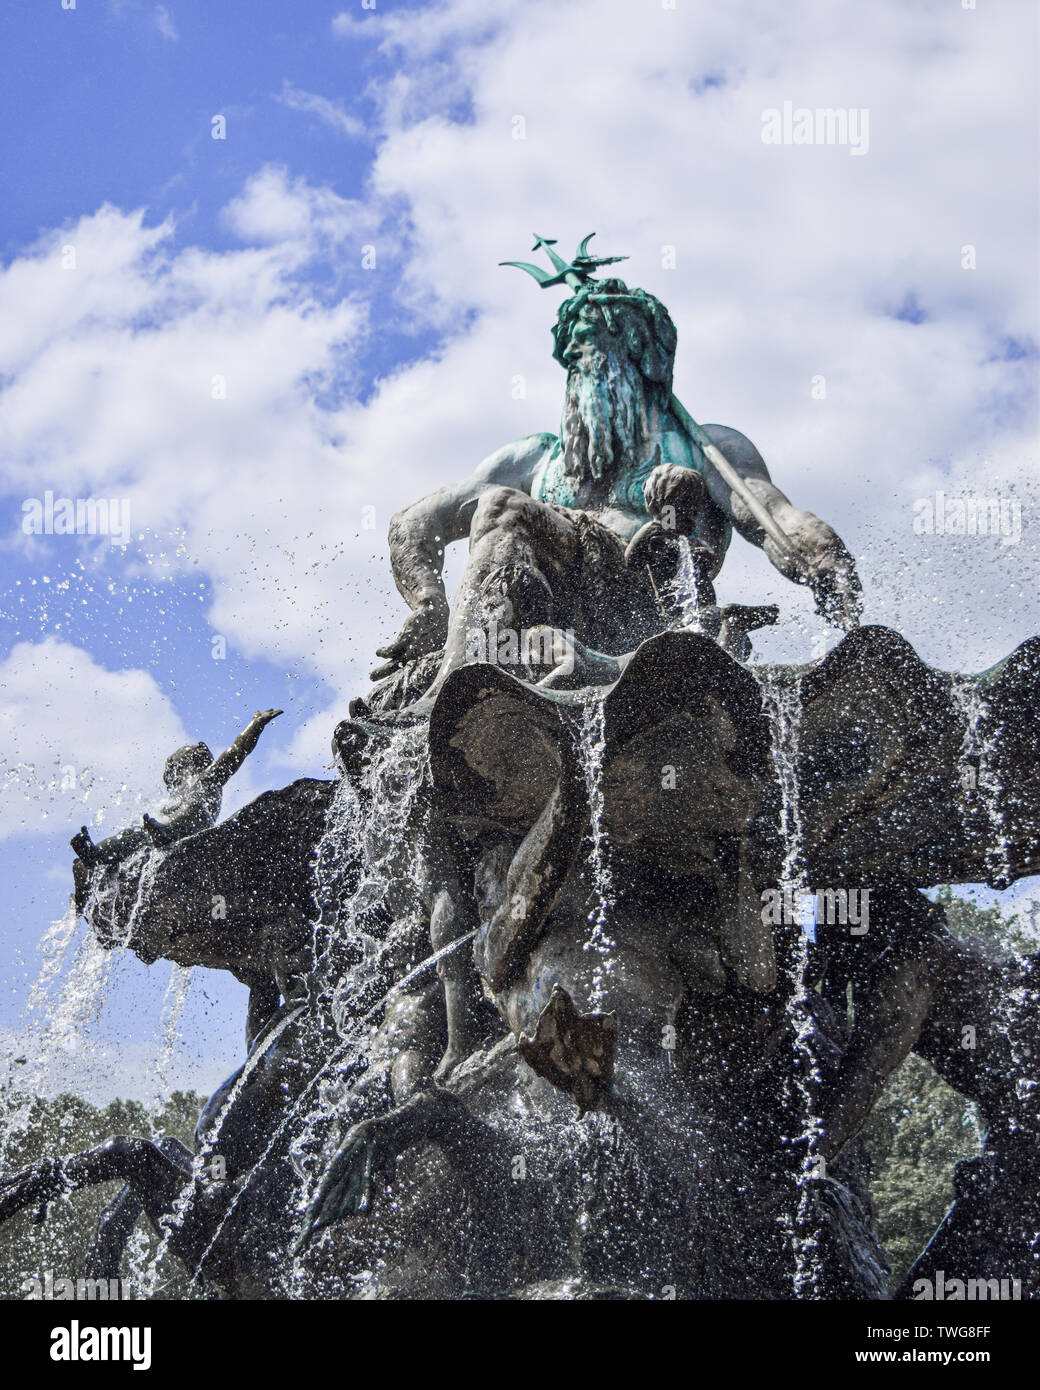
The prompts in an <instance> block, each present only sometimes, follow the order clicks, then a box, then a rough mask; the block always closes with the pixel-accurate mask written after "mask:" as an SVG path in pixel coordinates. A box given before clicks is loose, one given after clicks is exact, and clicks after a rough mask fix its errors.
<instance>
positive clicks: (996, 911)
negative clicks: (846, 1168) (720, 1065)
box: [864, 888, 1031, 1284]
mask: <svg viewBox="0 0 1040 1390" xmlns="http://www.w3.org/2000/svg"><path fill="white" fill-rule="evenodd" d="M934 896H935V900H936V901H937V902H940V903H942V904H943V906H944V907H945V909H946V920H947V924H948V926H949V928H950V930H951V931H952V932H954V933H956V934H957V935H959V936H976V937H981V938H982V939H983V940H984V941H986V942H988V943H990V944H991V945H992V946H994V947H996V948H997V949H999V950H1003V951H1008V952H1011V951H1023V950H1025V949H1027V948H1029V946H1030V944H1031V943H1030V942H1029V939H1028V938H1027V937H1026V936H1024V935H1023V933H1022V932H1021V930H1020V929H1019V926H1018V922H1017V919H1016V918H1014V917H1012V918H1008V917H1005V916H1004V914H1003V913H1002V911H1001V910H1000V908H999V907H979V906H978V904H977V903H975V902H974V901H973V900H972V899H970V898H961V897H955V896H954V895H953V893H952V891H951V890H950V889H949V888H940V889H939V890H938V891H937V892H936V893H935V895H934ZM864 1138H865V1140H866V1143H867V1148H868V1149H869V1151H870V1156H871V1164H872V1171H873V1176H872V1179H871V1197H872V1199H873V1202H874V1211H875V1220H876V1224H877V1231H878V1236H879V1237H880V1240H881V1243H882V1245H884V1247H885V1250H886V1252H887V1254H888V1258H889V1262H890V1264H891V1266H892V1277H893V1282H894V1283H896V1284H897V1283H898V1282H899V1281H900V1280H901V1279H902V1277H903V1275H904V1274H905V1273H906V1271H907V1270H908V1269H909V1268H910V1266H911V1265H912V1264H913V1262H914V1260H915V1259H916V1258H917V1256H918V1255H919V1254H920V1253H921V1251H922V1250H923V1249H924V1247H925V1245H927V1243H928V1241H929V1240H930V1239H931V1237H932V1235H933V1233H934V1231H935V1228H936V1227H937V1226H938V1224H939V1222H940V1221H941V1220H942V1218H943V1216H944V1214H945V1213H946V1210H947V1208H948V1207H949V1205H950V1203H951V1202H952V1200H953V1170H954V1167H955V1166H956V1164H957V1163H958V1162H959V1161H960V1160H961V1159H962V1158H970V1157H972V1156H973V1155H974V1154H977V1153H978V1152H979V1147H980V1144H981V1141H982V1126H981V1124H980V1122H979V1116H978V1113H977V1111H976V1108H975V1106H974V1105H973V1104H972V1103H971V1102H970V1101H967V1100H965V1098H964V1097H963V1096H961V1095H960V1094H959V1093H958V1092H957V1091H955V1090H953V1088H952V1087H951V1086H948V1085H947V1084H946V1082H945V1081H943V1079H942V1078H941V1077H940V1076H939V1074H938V1072H936V1071H935V1069H934V1067H932V1066H931V1065H930V1064H929V1063H928V1062H926V1061H925V1060H924V1059H923V1058H921V1057H918V1056H917V1055H916V1054H915V1053H911V1054H910V1056H909V1057H907V1059H906V1061H905V1062H903V1063H902V1065H901V1066H899V1067H897V1068H896V1070H895V1071H894V1072H893V1073H892V1075H891V1077H890V1078H889V1081H888V1085H887V1086H886V1087H885V1090H884V1091H883V1092H882V1094H881V1097H880V1099H879V1101H878V1103H877V1105H876V1106H875V1107H874V1110H873V1113H872V1114H871V1116H870V1119H869V1121H868V1122H867V1125H866V1128H865V1130H864Z"/></svg>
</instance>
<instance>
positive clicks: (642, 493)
mask: <svg viewBox="0 0 1040 1390" xmlns="http://www.w3.org/2000/svg"><path fill="white" fill-rule="evenodd" d="M588 241H589V238H588V237H586V238H585V240H584V241H583V242H582V244H581V246H580V247H579V249H578V254H577V255H576V256H575V258H574V260H573V261H572V262H571V263H567V262H564V261H563V260H562V259H561V258H560V257H559V256H557V255H556V254H555V253H554V252H553V251H552V250H551V249H550V248H551V245H552V243H551V242H548V241H546V240H545V239H543V238H537V239H536V249H537V248H538V247H542V248H543V249H545V250H546V251H547V252H548V254H549V256H550V258H551V259H552V261H553V264H554V266H555V268H556V271H557V273H556V274H555V275H549V274H546V273H545V272H543V271H540V270H538V269H537V268H536V267H534V266H530V265H526V264H522V263H517V262H507V264H521V265H522V268H523V269H525V270H527V271H529V272H530V273H531V274H533V275H534V276H535V277H536V278H537V279H539V282H540V283H542V284H543V285H546V284H559V283H565V284H567V285H569V286H570V287H571V289H572V290H573V291H574V293H573V294H572V296H571V297H570V298H569V299H567V300H565V301H564V303H563V304H562V305H561V307H560V310H559V313H558V315H557V322H556V325H555V327H554V329H553V338H554V350H553V356H554V357H555V358H556V360H557V361H558V362H560V363H561V364H562V365H563V366H564V367H565V369H566V371H567V385H566V395H565V401H564V410H563V420H562V424H561V428H560V433H559V435H558V436H557V435H553V434H535V435H530V436H529V437H527V438H526V439H521V440H518V441H516V442H515V443H512V444H507V445H506V446H505V447H504V448H502V449H499V450H498V451H497V452H496V453H493V454H492V455H490V457H488V458H486V459H485V460H484V461H483V462H482V463H481V464H480V465H479V466H478V467H477V468H476V469H475V471H474V472H473V473H472V474H471V475H470V476H469V477H468V478H466V479H465V480H464V481H462V482H460V483H455V484H452V485H449V486H446V487H441V488H438V489H436V491H434V492H431V493H429V494H428V495H427V496H426V497H423V498H421V499H420V500H419V501H418V502H415V503H413V504H412V505H411V506H409V507H406V508H404V510H402V511H400V512H398V513H397V514H396V515H395V516H394V518H393V520H392V521H391V523H390V553H391V562H392V565H393V573H394V579H395V581H396V583H397V587H398V589H399V590H400V592H401V594H402V595H403V596H404V598H405V599H406V600H407V602H408V604H409V606H410V607H411V609H412V613H411V615H410V617H409V618H408V619H407V620H406V622H405V623H404V626H403V627H402V629H401V632H400V634H399V636H398V637H397V638H396V639H395V641H393V642H391V643H390V644H389V645H388V646H386V647H383V648H381V649H380V650H379V652H378V655H379V656H381V657H384V658H385V659H386V664H385V665H383V666H381V667H380V668H379V669H378V670H376V671H373V673H372V678H373V680H378V681H381V682H383V685H382V687H377V690H376V692H374V694H373V698H372V704H373V705H378V704H381V705H383V706H384V707H385V706H388V705H392V704H393V705H401V704H408V703H412V705H413V707H414V708H415V709H417V710H419V709H423V708H429V706H430V704H431V703H432V700H433V698H434V697H435V696H436V694H437V691H438V690H439V688H440V686H441V685H442V684H443V682H444V681H445V680H446V678H447V677H448V675H449V674H450V673H451V672H452V671H453V670H454V669H455V668H456V667H458V666H460V665H462V664H464V663H465V662H466V661H467V660H473V659H474V656H473V651H474V643H473V636H474V633H478V634H486V633H488V632H489V631H490V632H491V633H492V634H494V633H495V631H496V627H497V629H498V630H499V631H501V630H505V629H508V630H511V631H512V632H513V633H523V632H531V631H542V632H545V631H551V632H553V633H554V635H558V636H559V637H560V639H561V641H560V645H559V647H558V648H557V650H566V651H568V652H569V653H570V655H571V657H572V658H573V653H574V650H575V648H577V649H578V651H579V654H580V655H581V657H582V658H583V659H584V666H583V670H582V671H580V672H579V676H582V675H584V678H585V679H584V680H580V681H577V682H575V681H572V683H585V682H586V681H592V680H596V679H598V680H599V681H600V682H602V681H604V680H605V679H609V678H610V675H609V674H608V672H607V671H606V670H605V669H604V668H605V666H606V665H607V664H608V663H604V662H603V661H602V660H601V659H599V658H598V654H600V653H604V654H608V655H610V656H616V655H620V654H622V653H625V652H629V651H631V650H632V649H633V648H635V647H636V646H638V644H639V643H640V642H641V641H643V640H644V639H645V638H647V637H649V636H652V635H654V634H655V633H657V632H660V631H662V630H663V629H665V628H667V627H668V626H671V625H672V622H673V621H674V614H671V615H670V614H669V612H668V604H667V602H666V601H665V600H664V597H663V588H666V587H667V586H666V584H664V582H663V580H662V575H663V576H664V579H665V580H667V577H668V564H669V563H670V565H671V574H672V577H673V578H674V573H675V564H676V558H677V551H676V541H677V539H678V537H680V536H685V537H686V538H687V539H688V541H689V543H690V546H691V554H692V556H693V558H694V561H695V563H694V573H695V575H696V576H697V578H698V580H699V581H700V583H701V584H702V585H706V586H707V587H708V589H709V591H710V581H711V580H712V579H714V577H715V575H716V574H717V573H718V571H719V569H720V567H721V565H722V561H723V558H724V556H725V553H726V550H727V547H728V545H729V542H730V539H731V535H732V531H733V530H734V529H735V530H737V531H738V532H739V533H740V534H741V535H742V536H743V537H744V538H745V539H746V540H748V541H750V542H751V543H752V544H753V545H757V546H759V547H761V548H762V549H763V550H764V551H765V553H766V555H767V556H768V557H769V559H770V561H771V562H772V563H773V565H774V566H775V567H776V568H777V569H778V570H779V571H780V572H781V573H782V574H783V575H784V576H785V577H786V578H788V579H790V580H792V581H794V582H796V583H799V584H807V585H809V587H810V588H811V589H812V591H813V595H814V599H815V602H816V606H817V609H818V611H819V612H821V613H822V614H823V615H824V616H825V617H826V618H827V619H828V620H829V621H830V622H832V623H834V624H836V625H838V626H841V627H843V628H845V629H846V630H847V629H849V628H851V627H853V626H855V625H856V623H857V622H858V619H859V612H860V585H859V581H858V578H857V576H856V572H855V566H854V564H853V562H852V558H851V556H850V555H849V553H848V551H847V550H846V548H845V546H844V545H843V543H842V541H841V540H840V538H839V537H838V535H837V534H836V533H835V532H834V531H833V530H832V528H831V527H830V526H828V525H826V524H825V523H824V522H823V521H821V520H820V519H819V518H818V517H816V516H814V515H813V514H812V512H808V511H803V510H801V509H799V508H797V507H795V506H793V505H792V503H791V502H790V501H789V500H788V499H787V498H786V497H785V496H784V494H783V493H782V492H781V491H780V490H779V489H778V488H777V487H776V486H774V484H773V483H772V481H771V480H770V477H769V473H768V471H767V469H766V465H765V463H764V462H763V460H762V457H761V455H760V454H759V452H758V450H757V449H756V448H755V446H754V445H753V444H752V443H751V441H750V440H749V439H747V438H746V437H745V436H744V435H743V434H741V433H739V431H737V430H734V429H729V428H728V427H726V426H723V425H706V426H704V427H703V428H702V427H701V426H699V425H697V424H696V422H695V421H693V420H692V419H691V418H690V416H689V415H688V414H687V413H686V411H685V410H684V409H683V407H682V406H681V405H680V404H679V402H678V401H677V400H676V399H675V397H674V396H673V395H672V367H673V363H674V358H675V346H676V330H675V326H674V324H673V323H672V320H671V318H670V317H669V315H668V311H667V310H666V309H665V307H664V305H663V304H662V303H661V302H660V300H658V299H655V298H654V296H653V295H650V294H647V293H646V292H645V291H643V290H639V289H635V290H630V289H629V288H628V287H627V286H626V285H625V283H624V282H623V281H621V280H618V279H614V278H610V279H604V280H595V279H594V278H593V277H592V275H591V270H592V269H594V268H596V267H597V266H599V265H603V264H606V263H607V260H608V259H609V260H618V259H623V258H621V257H611V258H606V259H600V258H596V257H592V256H589V255H588V254H587V244H588ZM720 455H721V457H720ZM467 537H468V538H469V544H470V556H469V563H468V566H467V569H466V573H465V577H464V579H463V582H462V585H461V586H460V589H459V593H458V597H457V600H456V603H455V605H454V608H453V609H452V610H451V611H449V606H448V602H447V599H446V597H445V592H444V583H443V579H442V565H443V557H444V548H445V546H447V545H449V544H451V543H452V542H453V541H458V540H463V539H465V538H467ZM662 556H664V557H665V561H664V562H663V563H662ZM668 556H670V562H669V560H668V558H667V557H668ZM711 601H712V602H713V601H714V595H713V593H711ZM716 611H717V610H716ZM742 611H743V612H744V613H745V614H750V615H752V616H750V617H746V619H745V627H747V628H750V627H754V626H761V625H762V624H763V623H764V622H768V621H772V620H774V619H775V610H764V609H756V610H742ZM767 614H768V615H769V616H763V615H767ZM716 630H717V628H716ZM564 634H568V639H564ZM720 640H721V639H720ZM479 647H480V644H479V643H478V644H477V649H478V650H479ZM590 649H591V650H590ZM485 650H486V648H485ZM488 659H490V660H491V661H495V660H496V653H495V652H494V651H491V652H490V653H489V656H488ZM609 664H612V663H609ZM611 674H613V675H615V676H616V674H617V672H616V670H614V671H613V672H612V673H611ZM549 683H554V681H553V680H552V673H550V677H549ZM424 688H425V690H426V698H425V699H423V700H421V701H419V702H418V703H417V704H416V703H415V697H416V696H418V695H421V694H422V692H423V690H424ZM357 712H358V713H360V712H361V709H360V708H359V709H358V711H357Z"/></svg>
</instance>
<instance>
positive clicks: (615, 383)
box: [562, 351, 650, 481]
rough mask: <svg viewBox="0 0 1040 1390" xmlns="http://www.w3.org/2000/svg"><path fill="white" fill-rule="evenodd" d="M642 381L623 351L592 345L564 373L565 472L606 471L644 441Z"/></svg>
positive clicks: (590, 475) (630, 458)
mask: <svg viewBox="0 0 1040 1390" xmlns="http://www.w3.org/2000/svg"><path fill="white" fill-rule="evenodd" d="M649 434H650V427H649V422H648V419H647V401H646V383H645V381H644V380H643V377H642V375H641V374H640V372H639V369H638V367H637V366H636V364H635V363H634V362H633V361H632V360H631V358H629V357H628V356H627V355H619V354H617V353H615V352H613V351H608V352H603V351H597V352H596V353H594V354H593V355H592V356H591V357H585V358H584V359H583V360H582V361H581V362H579V363H575V364H574V365H573V366H572V367H571V369H570V371H569V372H568V373H567V392H566V396H565V398H564V406H563V427H562V442H563V452H564V458H565V459H566V462H567V472H568V473H569V474H570V475H571V476H572V477H574V478H577V479H579V480H583V481H591V480H593V479H597V480H598V479H601V478H603V477H607V478H609V477H611V476H613V475H616V474H617V473H619V472H620V471H621V470H622V469H623V468H624V467H625V465H626V464H631V463H633V462H635V461H636V460H641V459H642V458H643V457H644V456H645V455H646V453H647V451H648V449H649V447H650V439H649Z"/></svg>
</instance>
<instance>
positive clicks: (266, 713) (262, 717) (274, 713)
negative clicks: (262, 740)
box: [253, 709, 285, 729]
mask: <svg viewBox="0 0 1040 1390" xmlns="http://www.w3.org/2000/svg"><path fill="white" fill-rule="evenodd" d="M284 713H285V711H284V710H280V709H258V710H257V712H256V713H255V714H254V715H253V723H254V724H256V725H258V726H259V727H260V728H261V729H266V727H267V725H268V724H270V722H271V720H272V719H277V718H278V716H279V715H280V714H284Z"/></svg>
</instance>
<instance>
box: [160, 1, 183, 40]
mask: <svg viewBox="0 0 1040 1390" xmlns="http://www.w3.org/2000/svg"><path fill="white" fill-rule="evenodd" d="M155 27H156V28H157V29H158V31H159V33H160V34H162V36H163V38H164V39H169V40H170V42H171V43H176V42H177V40H178V39H179V38H180V35H179V34H178V32H177V26H176V24H174V22H173V16H172V15H171V14H170V12H169V10H168V9H167V8H166V6H165V5H156V7H155Z"/></svg>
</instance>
